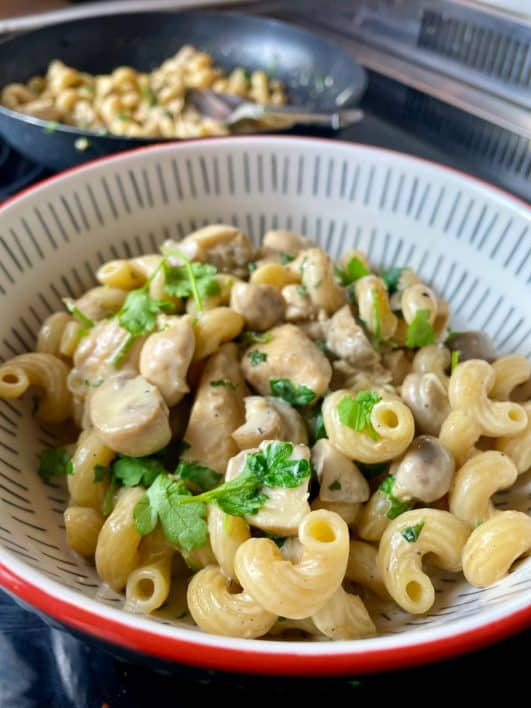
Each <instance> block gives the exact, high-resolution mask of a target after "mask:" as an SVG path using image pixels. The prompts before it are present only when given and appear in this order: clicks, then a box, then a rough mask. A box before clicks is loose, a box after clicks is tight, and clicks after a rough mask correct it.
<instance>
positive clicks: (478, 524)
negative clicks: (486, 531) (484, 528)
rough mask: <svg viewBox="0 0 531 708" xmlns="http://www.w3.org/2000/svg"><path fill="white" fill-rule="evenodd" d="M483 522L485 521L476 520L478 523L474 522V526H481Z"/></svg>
mask: <svg viewBox="0 0 531 708" xmlns="http://www.w3.org/2000/svg"><path fill="white" fill-rule="evenodd" d="M482 523H483V521H476V523H475V524H474V528H475V529H477V528H478V526H481V524H482Z"/></svg>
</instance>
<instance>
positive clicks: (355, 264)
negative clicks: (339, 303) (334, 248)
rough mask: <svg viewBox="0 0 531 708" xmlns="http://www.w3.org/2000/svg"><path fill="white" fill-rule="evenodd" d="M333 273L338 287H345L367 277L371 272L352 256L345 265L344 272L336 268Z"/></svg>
mask: <svg viewBox="0 0 531 708" xmlns="http://www.w3.org/2000/svg"><path fill="white" fill-rule="evenodd" d="M334 272H335V274H336V278H337V279H338V280H339V283H340V285H343V286H344V287H346V286H347V285H352V283H355V282H356V280H359V279H360V278H363V277H364V276H366V275H369V273H370V272H371V271H370V270H369V269H368V268H367V267H366V265H365V264H364V263H363V262H362V261H361V260H360V259H359V258H357V257H356V256H354V257H353V258H351V259H350V260H349V262H348V263H347V265H346V268H345V270H342V269H341V268H338V267H337V266H336V267H335V268H334Z"/></svg>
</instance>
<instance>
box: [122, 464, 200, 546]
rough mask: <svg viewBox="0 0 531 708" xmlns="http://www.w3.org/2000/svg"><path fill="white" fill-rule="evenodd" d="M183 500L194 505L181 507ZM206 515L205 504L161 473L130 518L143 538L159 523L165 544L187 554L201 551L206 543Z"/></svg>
mask: <svg viewBox="0 0 531 708" xmlns="http://www.w3.org/2000/svg"><path fill="white" fill-rule="evenodd" d="M185 499H189V500H191V501H192V502H194V503H193V504H188V505H185V504H182V500H185ZM206 513H207V507H206V504H202V503H200V502H199V501H196V498H194V497H192V495H191V493H190V491H189V490H188V489H187V488H186V486H185V485H184V484H183V483H182V482H179V481H176V480H173V479H171V477H170V476H169V475H167V474H161V475H159V476H158V477H157V478H156V479H155V481H154V482H153V484H152V485H151V486H150V487H149V489H148V490H147V492H146V493H145V494H144V496H143V497H142V498H141V499H140V501H139V502H138V503H137V504H136V506H135V508H134V512H133V516H134V519H135V526H136V530H137V531H138V533H139V534H141V535H142V536H146V535H147V534H150V533H151V532H152V531H154V530H155V527H156V525H157V522H158V521H160V524H161V526H162V530H163V532H164V535H165V536H166V538H167V539H168V541H169V542H170V543H174V544H176V545H178V546H179V547H180V548H182V549H183V550H184V551H190V550H192V548H201V547H202V546H204V545H205V543H206V541H207V538H208V527H207V523H206V521H205V517H206Z"/></svg>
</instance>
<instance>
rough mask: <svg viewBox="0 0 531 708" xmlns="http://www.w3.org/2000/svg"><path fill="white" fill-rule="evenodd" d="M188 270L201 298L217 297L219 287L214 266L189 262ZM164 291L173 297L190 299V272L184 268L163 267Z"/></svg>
mask: <svg viewBox="0 0 531 708" xmlns="http://www.w3.org/2000/svg"><path fill="white" fill-rule="evenodd" d="M190 268H191V271H192V274H193V278H194V279H195V283H196V286H197V291H198V293H199V295H200V296H201V297H202V298H203V297H210V296H212V295H219V292H220V289H221V288H220V285H219V282H218V280H217V278H216V277H215V276H216V273H217V269H216V266H213V265H210V263H196V262H195V261H191V262H190ZM164 278H165V280H164V289H165V290H166V292H167V293H168V294H169V295H174V296H175V297H190V295H193V289H192V281H191V278H190V271H189V269H188V268H187V267H186V266H170V265H168V264H165V266H164Z"/></svg>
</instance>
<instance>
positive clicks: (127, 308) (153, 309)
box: [111, 260, 175, 366]
mask: <svg viewBox="0 0 531 708" xmlns="http://www.w3.org/2000/svg"><path fill="white" fill-rule="evenodd" d="M163 263H164V260H162V261H161V262H160V264H159V265H158V266H157V268H155V270H154V271H153V273H152V274H151V276H150V277H149V279H148V280H147V281H146V282H145V283H144V285H143V286H142V287H141V288H137V289H136V290H131V292H130V293H129V294H128V295H127V297H126V299H125V302H124V304H123V305H122V307H121V309H120V310H119V311H118V312H117V314H116V317H117V318H118V322H119V323H120V326H121V327H123V328H124V329H125V330H126V331H127V332H128V336H127V338H126V339H125V340H124V342H123V344H122V346H121V347H120V348H119V349H118V351H117V352H116V354H115V355H114V356H113V358H112V359H111V363H112V364H113V366H118V364H119V363H120V362H121V361H122V359H123V358H124V356H125V355H126V354H127V352H128V351H129V349H130V348H131V346H132V344H133V342H134V341H135V339H136V338H137V337H142V336H144V335H145V334H149V333H150V332H153V330H154V329H155V327H156V326H157V315H159V314H160V313H162V312H166V313H172V312H175V304H174V303H173V302H170V301H169V300H156V299H154V298H152V297H151V296H150V294H149V286H150V284H151V281H152V280H153V278H154V277H155V276H156V275H157V273H158V272H159V270H160V268H162V266H163Z"/></svg>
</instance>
